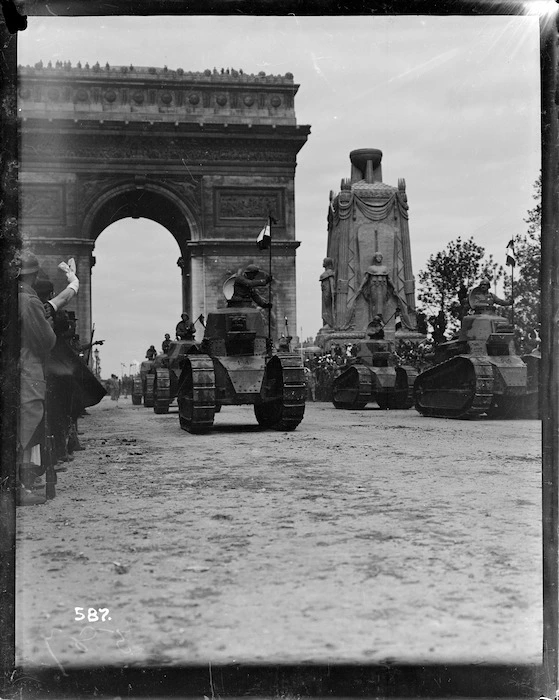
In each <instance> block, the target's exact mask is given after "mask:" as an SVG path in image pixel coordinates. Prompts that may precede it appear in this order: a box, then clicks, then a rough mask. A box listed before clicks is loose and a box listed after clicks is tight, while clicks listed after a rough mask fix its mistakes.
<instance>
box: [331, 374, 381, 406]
mask: <svg viewBox="0 0 559 700" xmlns="http://www.w3.org/2000/svg"><path fill="white" fill-rule="evenodd" d="M372 391H373V376H372V373H371V370H370V369H369V367H366V366H365V365H353V366H351V367H348V369H346V370H345V371H344V372H342V373H341V374H340V376H339V377H336V378H335V379H334V382H333V387H332V403H333V404H334V406H335V407H336V408H342V409H346V410H354V409H361V408H365V406H366V405H367V404H368V403H369V401H372V400H373V395H372ZM343 394H345V396H343ZM337 395H338V397H337ZM344 399H345V400H344Z"/></svg>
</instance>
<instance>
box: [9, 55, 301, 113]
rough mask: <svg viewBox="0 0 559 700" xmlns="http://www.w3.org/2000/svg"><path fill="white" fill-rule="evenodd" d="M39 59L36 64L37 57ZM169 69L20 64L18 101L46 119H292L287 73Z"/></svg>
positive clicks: (290, 78)
mask: <svg viewBox="0 0 559 700" xmlns="http://www.w3.org/2000/svg"><path fill="white" fill-rule="evenodd" d="M37 65H39V64H37ZM228 71H229V72H225V71H224V72H219V71H217V70H214V71H210V70H207V71H204V72H184V71H182V70H181V69H178V70H175V71H169V70H167V69H166V68H164V69H161V68H138V67H129V68H128V67H126V66H117V67H108V66H107V67H106V68H101V66H99V65H97V66H94V67H93V68H89V67H88V68H85V67H80V68H78V67H70V66H69V65H68V64H63V66H58V67H47V68H45V67H34V68H31V67H22V66H20V67H19V69H18V77H19V89H18V94H19V108H20V110H21V111H20V113H21V114H22V115H24V116H31V115H34V114H40V115H41V116H46V117H48V118H51V119H59V118H66V117H68V116H74V117H77V118H80V117H83V116H87V115H89V116H91V115H94V116H95V117H97V118H109V119H117V120H120V119H123V118H126V119H127V120H128V121H138V122H144V121H146V120H148V119H149V118H153V117H157V118H158V119H165V118H167V119H171V120H173V119H174V120H176V121H187V122H192V121H201V120H211V121H215V122H228V123H246V122H251V121H261V122H266V123H269V124H272V123H274V124H291V125H294V124H295V123H296V120H295V110H294V97H295V94H296V93H297V90H298V87H299V86H298V85H296V84H295V83H294V82H293V75H292V74H291V73H286V74H285V75H284V76H279V75H266V74H265V73H263V72H262V73H260V74H258V75H252V74H251V75H247V74H245V73H242V72H240V71H237V70H229V69H228Z"/></svg>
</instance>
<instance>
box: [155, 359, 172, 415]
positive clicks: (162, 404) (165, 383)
mask: <svg viewBox="0 0 559 700" xmlns="http://www.w3.org/2000/svg"><path fill="white" fill-rule="evenodd" d="M170 403H171V378H170V376H169V370H168V369H167V368H166V367H158V368H157V369H156V370H155V383H154V386H153V412H154V413H157V414H163V413H169V404H170Z"/></svg>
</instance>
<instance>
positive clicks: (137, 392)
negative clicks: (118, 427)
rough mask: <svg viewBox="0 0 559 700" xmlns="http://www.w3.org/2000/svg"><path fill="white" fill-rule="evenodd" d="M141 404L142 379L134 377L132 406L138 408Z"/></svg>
mask: <svg viewBox="0 0 559 700" xmlns="http://www.w3.org/2000/svg"><path fill="white" fill-rule="evenodd" d="M141 403H142V379H141V377H134V383H133V385H132V405H133V406H140V405H141Z"/></svg>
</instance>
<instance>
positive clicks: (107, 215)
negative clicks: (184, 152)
mask: <svg viewBox="0 0 559 700" xmlns="http://www.w3.org/2000/svg"><path fill="white" fill-rule="evenodd" d="M125 218H132V219H139V218H144V219H150V220H151V221H155V222H156V223H158V224H160V225H161V226H163V227H164V228H165V229H167V231H169V233H170V234H171V235H172V236H173V237H174V239H175V240H176V242H177V244H178V246H179V250H180V258H182V260H181V265H180V266H179V268H178V269H177V274H179V275H181V278H182V279H181V288H182V308H183V309H184V310H186V311H187V312H188V313H189V314H192V306H193V304H192V302H193V300H192V288H191V259H190V250H191V248H190V247H189V245H188V243H191V242H192V241H197V240H199V238H200V222H199V220H198V217H197V216H196V214H195V213H194V211H193V207H192V203H189V202H188V199H185V198H181V197H180V196H179V195H178V194H177V193H175V192H173V191H172V190H171V189H170V188H169V187H167V186H165V184H164V183H158V182H149V181H147V180H146V179H145V178H142V179H141V180H139V179H138V178H136V179H135V180H134V181H132V182H115V183H114V184H113V185H109V186H108V187H105V188H104V189H103V190H102V191H99V192H97V193H96V194H95V195H92V203H91V205H90V208H89V210H88V212H87V215H86V216H85V218H84V221H83V226H82V233H83V236H84V239H85V240H88V241H92V242H93V246H94V245H95V241H96V240H97V238H98V237H99V235H100V234H101V233H102V232H103V231H104V230H105V229H106V228H107V227H108V226H109V225H111V224H113V223H114V222H115V221H119V220H121V219H125ZM93 250H94V248H93Z"/></svg>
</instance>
